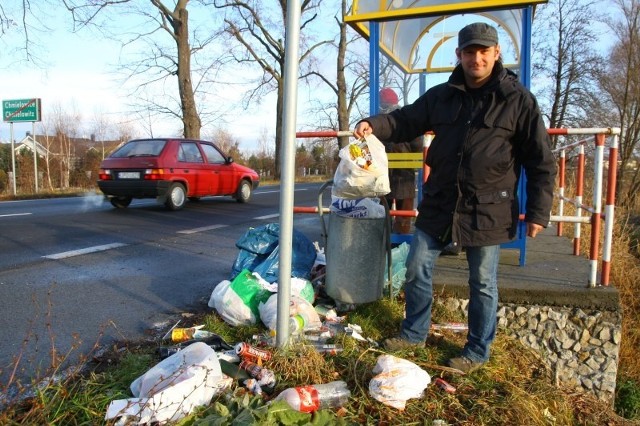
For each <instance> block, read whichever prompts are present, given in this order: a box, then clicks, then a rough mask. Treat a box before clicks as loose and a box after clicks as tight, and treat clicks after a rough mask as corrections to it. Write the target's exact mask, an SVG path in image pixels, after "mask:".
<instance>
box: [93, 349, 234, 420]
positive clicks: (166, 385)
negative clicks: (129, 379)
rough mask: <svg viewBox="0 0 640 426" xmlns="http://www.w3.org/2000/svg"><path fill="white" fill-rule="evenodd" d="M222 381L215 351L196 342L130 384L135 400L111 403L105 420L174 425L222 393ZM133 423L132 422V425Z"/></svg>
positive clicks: (121, 400) (120, 400)
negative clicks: (117, 419) (116, 419)
mask: <svg viewBox="0 0 640 426" xmlns="http://www.w3.org/2000/svg"><path fill="white" fill-rule="evenodd" d="M223 383H228V382H225V381H224V380H223V376H222V370H221V369H220V362H219V361H218V356H217V355H216V352H215V351H214V350H213V349H212V348H211V347H210V346H209V345H207V344H206V343H203V342H196V343H192V344H190V345H189V346H187V347H186V348H185V349H183V350H181V351H179V352H177V353H175V354H173V355H171V356H169V357H168V358H166V359H164V360H162V361H160V362H159V363H158V364H156V365H155V366H154V367H152V368H151V369H150V370H149V371H147V372H146V373H145V374H143V375H142V376H140V377H138V378H137V379H135V380H134V381H133V383H131V393H132V394H133V396H134V397H135V398H129V399H119V400H115V401H112V402H111V403H110V404H109V407H107V413H106V415H105V420H109V419H115V418H119V421H118V423H116V424H148V423H151V422H159V423H165V422H175V421H177V420H180V419H181V418H183V417H186V416H187V415H189V414H190V413H191V412H192V411H193V410H194V409H195V408H196V407H198V406H202V405H207V404H209V403H210V402H211V399H212V398H213V397H214V396H215V395H216V394H217V393H218V392H220V391H221V384H223ZM132 422H133V423H132Z"/></svg>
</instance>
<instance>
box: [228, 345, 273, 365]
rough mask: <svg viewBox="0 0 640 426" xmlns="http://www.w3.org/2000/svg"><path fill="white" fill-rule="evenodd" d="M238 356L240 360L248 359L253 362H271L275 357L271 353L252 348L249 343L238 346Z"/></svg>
mask: <svg viewBox="0 0 640 426" xmlns="http://www.w3.org/2000/svg"><path fill="white" fill-rule="evenodd" d="M236 354H237V355H238V356H239V357H240V358H247V359H249V360H252V361H256V362H257V361H260V362H262V361H269V360H270V359H271V357H272V356H273V355H271V352H269V351H267V350H264V349H259V348H256V347H254V346H251V345H250V344H248V343H245V342H240V343H238V344H237V345H236Z"/></svg>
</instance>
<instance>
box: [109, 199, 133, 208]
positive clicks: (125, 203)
mask: <svg viewBox="0 0 640 426" xmlns="http://www.w3.org/2000/svg"><path fill="white" fill-rule="evenodd" d="M131 200H132V198H131V197H111V198H110V199H109V201H111V205H112V206H113V207H115V208H117V209H126V208H127V207H129V204H131Z"/></svg>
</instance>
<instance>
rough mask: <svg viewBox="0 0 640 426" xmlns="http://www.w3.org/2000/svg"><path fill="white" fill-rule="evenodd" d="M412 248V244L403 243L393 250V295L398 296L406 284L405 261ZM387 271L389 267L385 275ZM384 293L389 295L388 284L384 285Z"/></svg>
mask: <svg viewBox="0 0 640 426" xmlns="http://www.w3.org/2000/svg"><path fill="white" fill-rule="evenodd" d="M410 248H411V246H410V245H409V244H407V243H402V244H400V245H399V246H398V247H395V248H393V249H392V250H391V286H392V287H393V289H392V292H393V295H392V296H393V297H397V296H398V294H399V293H400V290H402V287H403V286H404V282H405V274H406V272H407V267H406V266H405V263H406V261H407V255H408V254H409V249H410ZM386 271H387V269H385V275H386ZM384 294H385V295H387V296H388V295H389V288H388V286H385V287H384Z"/></svg>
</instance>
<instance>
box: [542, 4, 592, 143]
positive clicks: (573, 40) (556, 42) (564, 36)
mask: <svg viewBox="0 0 640 426" xmlns="http://www.w3.org/2000/svg"><path fill="white" fill-rule="evenodd" d="M594 16H597V14H596V10H595V2H594V1H592V0H551V1H550V2H549V3H547V4H546V5H542V6H540V7H539V8H538V11H537V15H536V19H535V20H534V26H536V28H535V43H534V54H535V58H536V60H534V73H535V75H537V76H538V77H541V78H539V79H538V80H539V81H542V82H545V83H544V84H542V85H541V86H538V87H539V90H538V93H537V95H538V99H539V101H540V103H541V109H542V110H543V112H544V113H545V115H546V117H547V119H548V121H549V127H564V126H576V125H579V123H580V122H582V121H584V118H585V117H586V116H587V113H586V111H585V106H586V105H588V104H589V99H590V95H591V93H592V92H593V89H594V87H595V78H594V77H595V72H596V69H597V67H598V66H600V64H601V62H600V61H599V57H598V55H597V53H596V51H595V50H594V49H593V45H594V44H595V43H596V41H597V33H596V31H595V30H594V25H593V18H594ZM556 144H557V140H556V139H554V146H555V145H556Z"/></svg>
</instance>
